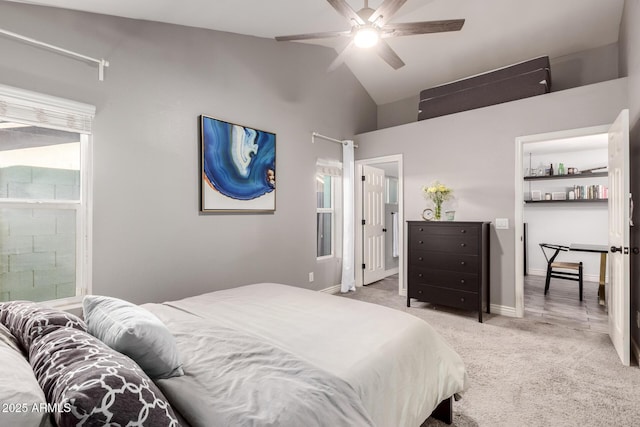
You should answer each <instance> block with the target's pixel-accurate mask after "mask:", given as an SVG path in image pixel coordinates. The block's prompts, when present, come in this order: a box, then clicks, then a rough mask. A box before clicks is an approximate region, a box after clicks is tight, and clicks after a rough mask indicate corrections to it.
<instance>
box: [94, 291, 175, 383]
mask: <svg viewBox="0 0 640 427" xmlns="http://www.w3.org/2000/svg"><path fill="white" fill-rule="evenodd" d="M82 308H83V310H84V319H85V320H86V322H87V329H88V331H89V333H90V334H91V335H93V336H94V337H96V338H98V339H99V340H101V341H102V342H104V343H105V344H107V345H108V346H109V347H111V348H113V349H114V350H116V351H119V352H120V353H122V354H126V355H127V356H129V357H130V358H132V359H133V360H135V362H136V363H137V364H138V365H140V367H141V368H142V369H143V370H144V371H145V372H146V373H147V375H149V376H150V377H151V378H153V379H157V378H170V377H176V376H180V375H183V371H182V367H181V364H182V363H181V361H180V355H179V353H178V347H177V345H176V340H175V338H174V337H173V335H172V334H171V332H170V331H169V329H168V328H167V327H166V326H165V324H164V323H162V321H161V320H160V319H158V318H157V317H156V316H155V315H154V314H153V313H151V312H150V311H148V310H146V309H144V308H142V307H140V306H137V305H135V304H132V303H130V302H128V301H124V300H121V299H118V298H112V297H106V296H100V295H88V296H86V297H84V299H83V300H82Z"/></svg>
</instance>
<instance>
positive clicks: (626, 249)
mask: <svg viewBox="0 0 640 427" xmlns="http://www.w3.org/2000/svg"><path fill="white" fill-rule="evenodd" d="M624 254H625V255H629V248H626V247H625V248H624Z"/></svg>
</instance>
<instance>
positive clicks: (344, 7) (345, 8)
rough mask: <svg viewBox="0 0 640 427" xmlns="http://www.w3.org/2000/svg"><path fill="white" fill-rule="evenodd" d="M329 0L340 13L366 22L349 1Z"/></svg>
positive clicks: (348, 17)
mask: <svg viewBox="0 0 640 427" xmlns="http://www.w3.org/2000/svg"><path fill="white" fill-rule="evenodd" d="M327 1H328V2H329V4H330V5H331V6H333V8H334V9H335V10H337V11H338V13H339V14H340V15H342V16H344V17H345V18H347V19H348V20H349V21H351V20H352V19H353V20H354V21H356V22H357V23H358V25H362V24H364V21H363V20H362V18H360V16H358V14H357V13H356V11H355V10H353V8H352V7H351V6H349V3H347V2H346V1H345V0H327ZM405 1H406V0H405Z"/></svg>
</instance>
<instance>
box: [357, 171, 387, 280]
mask: <svg viewBox="0 0 640 427" xmlns="http://www.w3.org/2000/svg"><path fill="white" fill-rule="evenodd" d="M362 176H363V177H364V181H363V182H362V219H363V221H364V223H363V225H362V236H363V242H362V245H363V248H362V263H363V264H364V267H363V281H362V283H363V285H368V284H369V283H373V282H376V281H378V280H381V279H384V277H385V266H384V242H385V240H384V238H385V231H384V229H385V225H384V171H383V170H382V169H378V168H374V167H371V166H367V165H362Z"/></svg>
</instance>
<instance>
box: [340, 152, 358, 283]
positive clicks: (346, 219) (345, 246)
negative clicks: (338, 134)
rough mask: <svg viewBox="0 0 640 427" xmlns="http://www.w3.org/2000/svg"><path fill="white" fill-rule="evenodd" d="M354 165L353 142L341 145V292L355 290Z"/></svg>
mask: <svg viewBox="0 0 640 427" xmlns="http://www.w3.org/2000/svg"><path fill="white" fill-rule="evenodd" d="M354 169H355V163H354V155H353V141H344V143H343V144H342V212H343V223H342V287H341V289H340V291H341V292H349V291H355V290H356V275H355V265H354V262H355V253H354V250H355V246H354V241H353V239H354V232H355V224H354V222H355V212H354V209H355V201H354V196H355V194H354V189H355V171H354Z"/></svg>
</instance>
